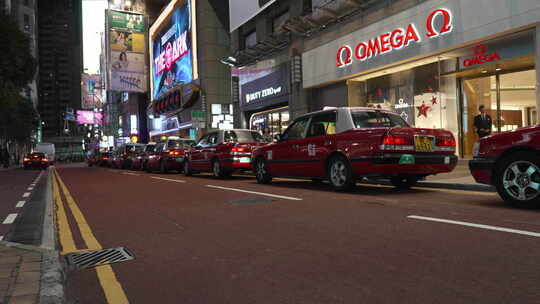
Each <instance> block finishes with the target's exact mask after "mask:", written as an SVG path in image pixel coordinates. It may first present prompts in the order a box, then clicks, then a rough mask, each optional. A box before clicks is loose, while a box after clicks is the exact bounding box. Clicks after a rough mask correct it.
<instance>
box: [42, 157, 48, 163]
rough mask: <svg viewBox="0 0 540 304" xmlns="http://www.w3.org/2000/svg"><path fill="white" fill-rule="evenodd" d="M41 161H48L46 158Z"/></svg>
mask: <svg viewBox="0 0 540 304" xmlns="http://www.w3.org/2000/svg"><path fill="white" fill-rule="evenodd" d="M41 161H44V162H46V161H49V160H48V159H47V158H43V159H42V160H41Z"/></svg>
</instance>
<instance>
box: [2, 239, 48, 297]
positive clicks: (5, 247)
mask: <svg viewBox="0 0 540 304" xmlns="http://www.w3.org/2000/svg"><path fill="white" fill-rule="evenodd" d="M0 257H1V258H0V303H2V304H4V303H13V304H15V303H38V301H39V288H40V278H41V263H42V260H43V252H42V250H40V249H39V248H37V247H34V246H26V245H20V244H15V243H9V242H0Z"/></svg>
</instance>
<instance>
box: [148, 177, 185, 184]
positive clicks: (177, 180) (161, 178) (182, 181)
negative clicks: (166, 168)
mask: <svg viewBox="0 0 540 304" xmlns="http://www.w3.org/2000/svg"><path fill="white" fill-rule="evenodd" d="M150 178H153V179H160V180H164V181H169V182H177V183H185V182H186V181H185V180H181V179H170V178H163V177H156V176H150Z"/></svg>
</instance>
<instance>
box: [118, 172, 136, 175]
mask: <svg viewBox="0 0 540 304" xmlns="http://www.w3.org/2000/svg"><path fill="white" fill-rule="evenodd" d="M122 174H125V175H135V176H139V175H140V174H136V173H131V172H123V173H122Z"/></svg>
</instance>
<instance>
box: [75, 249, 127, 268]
mask: <svg viewBox="0 0 540 304" xmlns="http://www.w3.org/2000/svg"><path fill="white" fill-rule="evenodd" d="M66 259H67V263H68V265H69V266H71V267H74V268H77V269H84V268H92V267H97V266H101V265H107V264H113V263H118V262H125V261H129V260H134V259H135V256H134V255H133V253H131V252H130V251H129V250H128V249H127V248H126V247H115V248H109V249H102V250H94V251H87V252H82V253H70V254H68V255H66Z"/></svg>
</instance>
